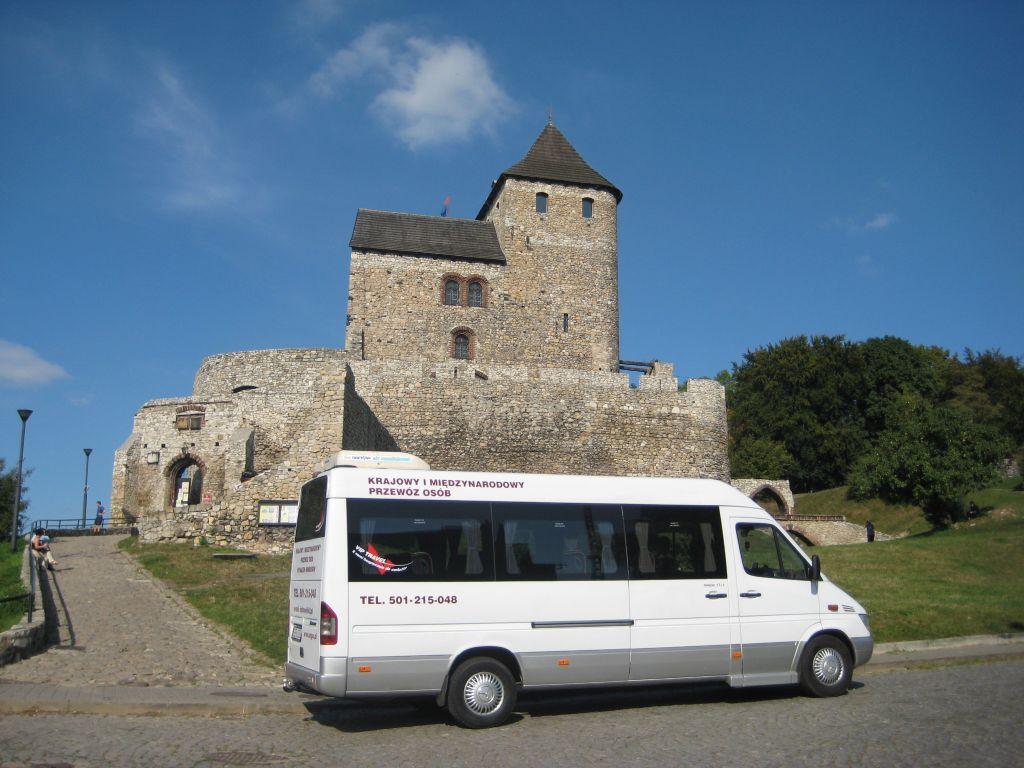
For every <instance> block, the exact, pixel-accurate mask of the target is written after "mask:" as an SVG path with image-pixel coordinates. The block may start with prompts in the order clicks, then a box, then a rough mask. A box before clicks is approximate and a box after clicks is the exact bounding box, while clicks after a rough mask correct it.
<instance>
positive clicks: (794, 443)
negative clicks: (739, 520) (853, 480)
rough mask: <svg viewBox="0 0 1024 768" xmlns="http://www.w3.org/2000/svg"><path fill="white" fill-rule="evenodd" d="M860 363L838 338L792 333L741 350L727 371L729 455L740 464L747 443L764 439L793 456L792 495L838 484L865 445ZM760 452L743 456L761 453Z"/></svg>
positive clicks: (858, 358)
mask: <svg viewBox="0 0 1024 768" xmlns="http://www.w3.org/2000/svg"><path fill="white" fill-rule="evenodd" d="M862 365H863V363H862V360H861V357H860V355H859V354H858V352H857V349H856V347H855V345H852V344H850V343H849V342H847V341H846V340H845V339H844V338H843V337H842V336H815V337H813V338H810V339H809V338H808V337H806V336H797V337H794V338H790V339H783V340H782V341H780V342H779V343H778V344H770V345H768V346H767V347H762V348H759V349H756V350H753V351H749V352H747V353H746V354H745V355H744V359H743V362H742V364H740V365H735V366H734V367H733V379H734V383H733V385H732V387H731V390H730V400H729V431H730V434H731V435H732V436H733V441H734V450H733V453H734V455H736V456H737V457H739V458H741V459H743V458H744V457H746V456H747V455H748V449H747V448H746V445H745V444H746V443H747V442H749V441H752V440H768V441H770V442H772V443H776V444H779V445H781V446H783V448H784V449H785V452H786V453H787V454H788V455H789V456H790V457H792V467H791V470H790V475H789V477H790V482H791V484H792V486H793V489H794V490H795V491H808V490H819V489H822V488H831V487H834V486H836V485H841V484H842V482H843V480H844V479H845V477H846V474H847V472H848V471H849V468H850V466H851V465H852V464H853V461H854V460H855V459H856V458H857V457H858V456H859V455H860V454H861V453H862V452H863V449H864V448H865V447H866V437H867V436H866V434H865V431H864V424H863V417H862V415H861V413H860V411H859V405H858V404H859V397H860V395H861V391H862V390H861V386H862V382H861V375H860V374H861V368H862ZM762 449H763V446H762V447H761V448H759V449H754V448H751V449H749V452H750V453H753V454H755V455H763V453H764V451H763V450H762ZM780 455H781V454H780ZM734 474H736V475H739V474H740V473H739V471H738V470H736V469H734Z"/></svg>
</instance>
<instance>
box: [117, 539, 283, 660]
mask: <svg viewBox="0 0 1024 768" xmlns="http://www.w3.org/2000/svg"><path fill="white" fill-rule="evenodd" d="M118 546H120V547H121V548H122V549H123V550H125V551H126V552H128V553H130V554H131V555H133V556H134V557H135V558H137V559H138V561H139V562H140V563H142V565H143V566H145V568H146V569H147V570H148V571H149V572H150V573H152V574H153V575H154V576H155V577H156V578H158V579H162V580H164V581H166V582H168V583H169V585H170V586H171V587H173V588H175V589H177V590H178V591H179V592H180V593H181V594H182V595H184V597H185V599H186V600H188V602H189V603H190V604H191V605H193V606H194V607H195V608H196V609H197V610H198V611H199V612H200V613H201V614H202V615H203V616H205V617H206V618H208V619H210V620H211V621H215V622H217V623H218V624H221V625H223V626H225V627H227V628H228V629H229V630H231V631H232V632H233V633H234V634H236V635H237V636H238V637H240V638H242V639H243V640H245V641H246V642H247V643H248V644H249V645H250V646H251V647H252V648H254V649H256V650H257V651H260V652H261V653H263V654H265V655H266V656H267V657H268V659H269V660H270V661H271V662H273V663H283V662H284V659H285V653H286V645H285V641H286V638H287V633H288V573H289V569H290V567H291V555H260V556H259V557H256V558H254V559H251V560H248V559H246V560H215V559H214V558H213V553H214V552H237V551H238V550H230V549H218V548H215V547H192V546H187V545H183V544H139V543H138V541H137V540H136V539H134V538H128V539H124V540H122V541H121V542H120V544H119V545H118Z"/></svg>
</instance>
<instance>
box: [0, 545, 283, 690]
mask: <svg viewBox="0 0 1024 768" xmlns="http://www.w3.org/2000/svg"><path fill="white" fill-rule="evenodd" d="M119 538H120V537H119V536H116V535H106V536H80V537H58V538H56V539H55V540H54V545H53V550H54V556H55V557H56V558H57V560H58V566H57V570H56V572H54V573H51V574H49V579H48V580H47V579H44V580H43V583H42V585H41V588H42V590H43V592H44V595H43V598H44V603H45V604H47V607H48V619H49V621H48V625H49V626H48V629H49V630H50V631H51V637H50V643H51V644H50V646H49V647H48V649H47V650H45V651H44V652H41V653H38V654H36V655H35V656H32V657H30V658H28V659H25V660H24V661H20V662H17V663H15V664H9V665H7V666H5V667H0V684H2V683H5V682H34V683H40V684H51V685H66V686H81V685H94V684H101V685H204V686H238V685H245V686H276V685H279V684H280V680H281V676H282V673H281V671H280V670H278V669H275V668H272V667H268V666H264V665H263V664H260V663H258V661H259V660H258V659H257V658H256V657H255V655H254V654H252V652H251V651H249V650H248V649H247V648H246V647H245V646H244V645H243V644H242V643H240V642H239V641H237V640H236V639H234V638H231V637H229V636H227V635H226V634H225V633H223V632H222V631H221V630H219V629H217V628H215V627H212V626H210V625H208V624H206V623H205V622H204V621H202V619H200V617H199V616H198V614H197V613H196V612H195V611H193V610H192V609H191V608H190V607H189V606H188V605H186V604H185V603H184V601H183V600H182V599H181V598H180V597H179V596H178V595H176V594H174V593H173V592H171V591H170V590H169V589H168V588H166V587H164V586H163V585H161V584H159V583H157V582H155V581H154V580H153V578H152V577H151V576H150V575H149V574H148V573H147V572H146V571H144V570H143V569H142V568H141V567H140V566H139V565H138V564H137V563H136V562H135V561H134V560H133V559H132V558H131V557H129V556H128V555H126V554H124V553H123V552H121V551H120V550H119V549H118V548H117V540H118V539H119Z"/></svg>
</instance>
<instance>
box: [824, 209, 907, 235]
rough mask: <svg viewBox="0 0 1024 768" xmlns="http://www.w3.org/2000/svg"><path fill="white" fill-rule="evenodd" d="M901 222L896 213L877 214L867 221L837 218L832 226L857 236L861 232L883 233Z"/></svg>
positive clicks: (833, 220)
mask: <svg viewBox="0 0 1024 768" xmlns="http://www.w3.org/2000/svg"><path fill="white" fill-rule="evenodd" d="M899 220H900V217H899V216H897V215H896V214H895V213H876V214H875V215H874V216H872V217H871V218H870V219H868V220H867V221H863V220H861V219H854V218H845V219H844V218H835V219H832V222H831V224H832V226H833V227H838V228H839V229H845V230H846V231H847V232H849V233H850V234H857V233H859V232H881V231H883V230H886V229H891V228H892V227H893V226H894V225H895V224H896V222H898V221H899Z"/></svg>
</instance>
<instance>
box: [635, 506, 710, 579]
mask: <svg viewBox="0 0 1024 768" xmlns="http://www.w3.org/2000/svg"><path fill="white" fill-rule="evenodd" d="M622 512H623V517H624V518H625V521H626V534H627V544H628V547H629V578H631V579H724V578H725V577H726V568H725V547H724V544H723V541H722V522H721V518H720V516H719V513H718V508H717V507H656V506H625V507H623V508H622Z"/></svg>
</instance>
